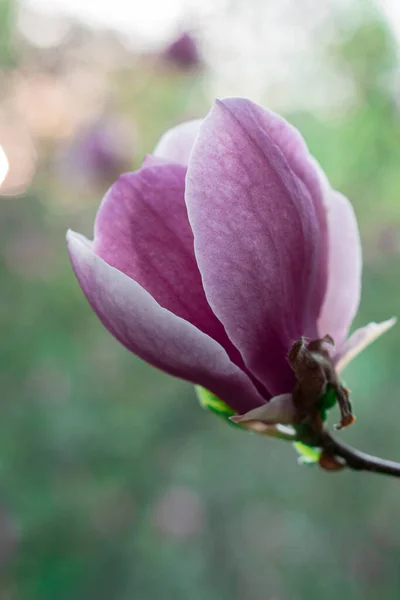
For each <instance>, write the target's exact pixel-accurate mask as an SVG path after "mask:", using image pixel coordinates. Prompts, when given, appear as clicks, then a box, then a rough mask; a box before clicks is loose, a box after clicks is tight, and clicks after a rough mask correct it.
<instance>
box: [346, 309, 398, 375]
mask: <svg viewBox="0 0 400 600" xmlns="http://www.w3.org/2000/svg"><path fill="white" fill-rule="evenodd" d="M396 321H397V319H396V318H395V317H392V318H391V319H388V320H387V321H383V322H382V323H369V324H368V325H366V326H365V327H361V328H360V329H357V330H356V331H355V332H354V333H353V335H351V336H350V337H349V339H348V340H347V341H346V342H345V343H344V344H343V346H342V348H341V349H340V351H339V352H338V353H337V355H336V356H335V364H336V370H337V371H342V370H343V369H344V368H345V367H346V366H347V365H348V364H349V362H350V361H351V360H353V358H355V357H356V356H357V354H360V352H361V351H362V350H364V348H366V347H367V346H369V345H370V344H372V342H374V341H375V340H376V339H377V338H378V337H379V336H381V335H382V334H383V333H385V332H386V331H388V330H389V329H390V328H391V327H393V325H394V324H395V323H396Z"/></svg>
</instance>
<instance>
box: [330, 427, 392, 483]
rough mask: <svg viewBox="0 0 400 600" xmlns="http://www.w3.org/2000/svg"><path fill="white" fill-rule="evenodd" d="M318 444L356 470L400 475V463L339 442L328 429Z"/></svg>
mask: <svg viewBox="0 0 400 600" xmlns="http://www.w3.org/2000/svg"><path fill="white" fill-rule="evenodd" d="M318 445H319V446H320V447H321V448H322V449H323V450H324V451H325V452H326V453H327V454H330V455H331V456H335V457H339V458H341V459H343V460H344V461H345V463H346V466H347V467H349V468H350V469H353V470H355V471H370V472H372V473H382V474H385V475H392V476H393V477H400V463H397V462H394V461H391V460H385V459H383V458H378V457H376V456H372V455H371V454H366V453H365V452H360V451H359V450H356V449H355V448H352V447H351V446H347V445H346V444H343V443H342V442H338V441H337V440H336V439H334V438H333V437H332V435H331V434H330V433H329V432H328V431H326V430H325V431H324V432H323V433H322V434H321V436H320V439H319V440H318Z"/></svg>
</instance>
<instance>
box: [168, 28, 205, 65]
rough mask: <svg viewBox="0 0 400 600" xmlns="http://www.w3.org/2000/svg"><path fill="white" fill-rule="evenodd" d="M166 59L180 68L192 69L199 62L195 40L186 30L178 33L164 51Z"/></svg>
mask: <svg viewBox="0 0 400 600" xmlns="http://www.w3.org/2000/svg"><path fill="white" fill-rule="evenodd" d="M164 56H165V58H166V60H167V61H168V62H169V63H171V64H172V65H174V66H176V67H178V68H180V69H188V70H189V69H194V68H196V67H198V66H199V65H200V64H201V59H200V54H199V50H198V46H197V42H196V40H195V39H194V37H193V36H192V35H191V34H190V33H187V32H184V33H182V34H180V35H179V37H177V38H176V39H175V40H174V41H173V42H171V43H170V45H169V46H168V47H167V48H166V50H165V52H164Z"/></svg>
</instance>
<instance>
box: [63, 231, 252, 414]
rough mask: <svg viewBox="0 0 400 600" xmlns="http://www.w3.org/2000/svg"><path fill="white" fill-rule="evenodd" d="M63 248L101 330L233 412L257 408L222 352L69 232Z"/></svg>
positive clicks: (237, 371) (240, 375)
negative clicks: (198, 388)
mask: <svg viewBox="0 0 400 600" xmlns="http://www.w3.org/2000/svg"><path fill="white" fill-rule="evenodd" d="M67 241H68V249H69V253H70V258H71V262H72V266H73V268H74V271H75V274H76V276H77V278H78V281H79V283H80V285H81V287H82V290H83V292H84V293H85V295H86V297H87V299H88V301H89V303H90V304H91V306H92V308H93V310H94V311H95V312H96V314H97V315H98V317H99V318H100V320H101V321H102V323H103V325H105V327H106V328H107V329H108V330H109V331H110V332H111V333H112V334H113V335H114V336H115V337H116V338H117V339H118V340H119V341H120V342H121V343H122V344H123V345H124V346H126V347H127V348H128V349H129V350H130V351H131V352H133V353H135V354H137V355H138V356H140V358H142V359H143V360H145V361H147V362H149V363H150V364H151V365H153V366H155V367H158V368H159V369H162V370H163V371H166V372H167V373H169V374H171V375H174V376H176V377H180V378H182V379H186V380H187V381H191V382H193V383H197V384H199V385H202V386H203V387H205V388H207V389H209V390H210V391H212V392H213V393H214V394H216V395H217V396H218V397H219V398H221V399H222V400H224V401H225V402H226V403H227V404H229V405H230V406H232V408H234V409H235V410H243V409H245V410H246V408H247V407H248V406H252V407H256V406H259V405H260V404H262V403H263V399H262V398H261V396H259V394H258V392H257V391H256V389H255V388H254V386H253V384H252V383H251V381H250V379H249V378H248V377H247V376H246V375H245V373H244V372H243V371H241V369H239V368H238V367H237V366H236V365H234V364H233V363H232V362H231V360H230V359H229V357H228V355H227V353H226V352H225V350H224V349H223V348H222V347H221V346H220V345H219V344H218V343H217V342H215V341H214V340H213V339H212V338H210V337H209V336H207V335H205V334H204V333H202V332H201V331H200V330H199V329H197V328H196V327H194V326H193V325H191V324H190V323H188V322H187V321H185V320H184V319H181V318H180V317H177V316H176V315H174V314H172V313H171V312H170V311H168V310H167V309H165V308H162V307H161V306H160V305H159V304H158V303H157V302H156V301H155V300H154V298H152V296H151V295H150V294H149V293H148V292H147V291H146V290H144V289H143V288H142V287H141V286H140V285H139V284H138V283H137V282H136V281H133V279H130V278H129V277H128V276H127V275H125V274H124V273H122V272H121V271H118V270H117V269H115V268H113V267H111V266H110V265H108V264H107V263H106V262H105V261H104V260H102V259H101V258H100V257H99V256H97V255H96V254H95V253H94V251H93V248H92V243H91V242H89V241H88V240H87V239H86V238H84V237H83V236H81V235H79V234H76V233H74V232H68V234H67Z"/></svg>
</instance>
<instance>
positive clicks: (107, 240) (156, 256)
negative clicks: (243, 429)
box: [68, 98, 394, 426]
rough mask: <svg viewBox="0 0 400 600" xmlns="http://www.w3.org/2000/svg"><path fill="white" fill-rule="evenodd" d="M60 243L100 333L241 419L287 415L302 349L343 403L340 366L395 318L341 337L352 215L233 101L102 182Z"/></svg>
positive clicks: (347, 305) (354, 242) (284, 129)
mask: <svg viewBox="0 0 400 600" xmlns="http://www.w3.org/2000/svg"><path fill="white" fill-rule="evenodd" d="M68 247H69V252H70V257H71V261H72V265H73V268H74V270H75V273H76V276H77V278H78V280H79V283H80V285H81V287H82V289H83V291H84V293H85V295H86V297H87V299H88V301H89V302H90V304H91V306H92V308H93V310H94V311H95V312H96V313H97V315H98V317H99V318H100V320H101V321H102V323H103V324H104V325H105V327H107V329H108V330H109V331H110V332H111V333H112V334H113V335H114V336H115V337H116V338H117V339H118V340H119V341H120V342H121V343H122V344H124V345H125V346H126V347H127V348H128V349H129V350H131V351H132V352H133V353H135V354H137V355H138V356H140V357H141V358H142V359H144V360H146V361H147V362H149V363H150V364H152V365H154V366H155V367H158V368H160V369H162V370H164V371H166V372H167V373H169V374H171V375H174V376H176V377H180V378H182V379H185V380H187V381H190V382H192V383H194V384H197V385H198V386H201V388H205V389H206V390H209V391H210V392H211V393H212V394H213V395H215V396H216V397H217V398H219V399H221V400H222V401H223V402H224V403H225V404H226V405H228V406H229V407H230V409H231V410H232V413H237V414H239V415H244V416H243V417H241V419H239V420H241V422H243V423H245V422H246V421H247V422H255V423H256V425H257V424H260V423H261V424H267V426H269V425H271V426H273V425H274V424H276V423H283V424H288V423H292V422H294V421H295V420H296V402H295V398H296V393H297V396H298V391H299V390H298V387H299V385H300V384H301V382H302V372H303V371H304V364H306V363H304V362H302V360H303V359H302V357H304V356H305V355H307V356H308V358H310V357H311V359H312V360H313V361H314V363H315V364H317V363H318V361H322V363H323V364H324V365H327V368H326V369H325V367H323V371H321V372H323V373H326V374H327V375H326V377H327V381H328V383H329V382H331V383H333V385H334V386H336V387H337V389H338V391H339V392H340V393H341V394H342V396H343V402H344V403H346V401H347V391H346V390H345V389H344V388H342V387H341V386H340V384H339V383H338V381H339V380H338V378H339V375H338V374H339V373H340V371H341V370H342V369H343V368H344V367H345V366H346V364H347V363H348V362H349V361H350V360H351V359H352V358H354V357H355V356H356V355H357V354H358V353H359V352H360V351H361V350H362V349H363V348H365V347H366V346H367V345H368V344H370V343H371V342H372V341H373V340H375V339H376V338H377V337H378V336H380V335H381V334H382V333H383V332H385V331H387V330H388V329H389V328H390V327H391V326H392V325H393V324H394V319H390V320H388V321H385V322H383V323H380V324H376V323H370V324H369V325H366V326H365V327H363V328H361V329H358V330H357V331H356V332H355V333H353V334H352V335H351V336H350V337H347V336H348V332H349V328H350V325H351V323H352V320H353V318H354V316H355V314H356V312H357V308H358V305H359V300H360V286H361V247H360V239H359V233H358V229H357V222H356V218H355V215H354V212H353V209H352V207H351V205H350V203H349V201H348V200H347V199H346V198H345V197H344V196H343V195H342V194H340V193H339V192H337V191H335V190H333V189H332V188H331V186H330V185H329V183H328V181H327V179H326V177H325V175H324V173H323V172H322V170H321V168H320V167H319V166H318V164H317V163H316V161H315V160H314V159H313V158H312V157H311V156H310V154H309V152H308V149H307V147H306V145H305V143H304V140H303V139H302V137H301V135H300V134H299V132H298V131H297V130H296V129H294V128H293V127H292V126H291V125H289V124H288V123H287V122H286V121H285V120H284V119H282V118H281V117H279V116H278V115H276V114H274V113H273V112H270V111H268V110H265V109H264V108H262V107H261V106H258V105H256V104H254V103H253V102H250V101H249V100H245V99H238V98H230V99H226V100H223V101H216V102H215V104H214V106H213V108H212V109H211V111H210V113H209V114H208V115H207V117H206V118H205V119H204V120H203V121H200V120H199V121H192V122H188V123H184V124H182V125H180V126H178V127H176V128H174V129H172V130H170V131H168V132H167V133H165V134H164V135H163V137H162V138H161V140H160V142H159V143H158V145H157V147H156V149H155V151H154V153H153V155H152V156H149V157H147V158H146V160H145V162H144V164H143V166H142V168H141V169H139V170H138V171H136V172H134V173H126V174H124V175H122V176H121V177H120V178H119V179H118V181H117V182H116V183H115V184H114V185H113V186H112V187H111V188H110V190H109V191H108V192H107V194H106V196H105V197H104V199H103V201H102V204H101V206H100V208H99V211H98V213H97V216H96V221H95V226H94V240H93V241H89V240H88V239H86V238H85V237H83V236H82V235H79V234H77V233H73V232H69V233H68ZM310 340H311V341H310ZM312 340H313V341H312ZM300 359H301V360H300ZM324 361H325V362H324ZM314 363H313V364H314ZM322 363H321V364H322ZM307 364H308V363H307ZM318 368H319V367H318ZM302 370H303V371H302ZM324 376H325V375H324ZM296 386H297V388H296ZM300 387H301V386H300ZM296 389H297V392H296V393H295V394H294V395H293V396H292V392H293V391H294V390H296ZM300 391H301V390H300ZM250 411H251V412H250ZM247 413H248V414H247ZM246 415H247V416H246ZM350 421H351V419H350ZM350 421H349V420H348V421H347V422H346V423H343V424H348V422H350Z"/></svg>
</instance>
